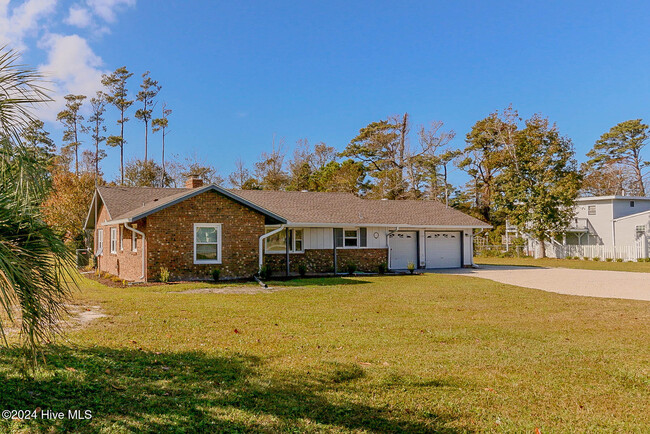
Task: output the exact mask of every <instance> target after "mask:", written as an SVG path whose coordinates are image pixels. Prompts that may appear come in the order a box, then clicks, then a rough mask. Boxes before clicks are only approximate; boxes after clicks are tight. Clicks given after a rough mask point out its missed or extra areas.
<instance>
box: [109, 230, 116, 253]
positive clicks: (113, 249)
mask: <svg viewBox="0 0 650 434" xmlns="http://www.w3.org/2000/svg"><path fill="white" fill-rule="evenodd" d="M110 248H111V253H117V228H111V238H110Z"/></svg>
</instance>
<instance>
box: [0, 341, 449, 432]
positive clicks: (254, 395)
mask: <svg viewBox="0 0 650 434" xmlns="http://www.w3.org/2000/svg"><path fill="white" fill-rule="evenodd" d="M18 354H19V353H18V352H16V351H14V350H10V349H3V350H0V407H2V409H16V410H18V409H29V410H34V409H37V408H39V409H41V410H54V411H63V412H67V411H68V410H81V411H82V412H83V411H84V410H91V411H92V415H93V418H92V419H91V420H71V419H63V420H56V421H53V420H43V419H37V420H29V421H13V422H7V421H0V429H2V428H9V430H10V431H12V430H17V429H26V430H29V431H30V432H31V431H44V432H45V431H47V432H51V431H66V432H68V431H74V432H97V431H100V430H108V431H120V432H122V431H135V432H277V431H292V432H295V431H302V430H304V429H305V427H306V426H309V427H310V428H311V429H319V430H336V431H339V430H343V431H348V430H362V431H371V432H455V430H453V429H450V428H447V427H446V424H447V423H448V422H450V421H451V420H452V418H451V417H450V416H448V415H439V416H438V415H433V416H427V417H426V418H424V419H423V418H422V417H420V418H417V417H413V414H410V415H409V413H408V410H405V411H401V410H396V409H394V408H393V409H391V408H388V407H373V406H369V405H364V404H359V403H358V402H352V401H346V400H342V399H339V400H337V401H336V402H332V401H331V400H330V399H328V398H327V392H328V391H330V390H337V389H336V388H340V387H344V385H342V383H346V382H349V381H355V380H356V379H357V378H360V377H362V376H363V372H359V371H360V369H358V367H357V366H356V365H355V366H353V367H346V366H336V367H335V368H336V369H335V370H334V372H333V375H320V373H314V374H315V375H314V376H313V377H312V378H306V377H309V376H305V375H304V374H302V373H301V374H296V375H291V376H289V377H287V376H284V377H281V378H275V377H274V378H273V379H269V378H266V377H261V376H260V374H259V373H258V372H259V371H261V368H263V363H262V362H261V361H260V360H259V359H257V358H255V357H251V356H246V355H241V354H233V355H232V356H231V357H212V356H207V355H205V354H203V353H200V352H181V353H162V354H161V353H150V352H145V351H139V350H129V349H120V350H116V349H111V348H104V347H93V348H83V349H74V348H68V347H50V348H48V349H47V351H46V357H47V361H48V364H47V366H46V367H45V368H43V369H42V370H41V371H39V373H38V374H37V375H36V376H35V378H25V377H22V376H20V375H18V374H16V373H15V372H14V371H13V370H12V369H11V368H12V363H13V362H15V360H16V358H17V357H18ZM319 375H320V376H319ZM306 420H309V421H310V422H309V425H305V423H307V422H306ZM3 424H4V425H3ZM315 424H320V426H319V425H315Z"/></svg>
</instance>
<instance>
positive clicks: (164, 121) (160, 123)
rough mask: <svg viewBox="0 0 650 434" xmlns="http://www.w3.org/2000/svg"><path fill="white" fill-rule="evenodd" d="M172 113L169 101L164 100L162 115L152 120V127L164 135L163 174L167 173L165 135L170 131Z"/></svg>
mask: <svg viewBox="0 0 650 434" xmlns="http://www.w3.org/2000/svg"><path fill="white" fill-rule="evenodd" d="M170 114H172V111H171V109H168V108H167V103H164V102H163V105H162V117H160V118H156V119H154V120H152V121H151V127H152V128H151V129H152V131H153V132H154V133H157V132H158V131H160V132H161V135H162V171H163V176H164V175H165V173H166V172H165V137H166V136H167V133H169V131H168V130H167V128H168V127H169V115H170Z"/></svg>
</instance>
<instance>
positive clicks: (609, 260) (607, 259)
mask: <svg viewBox="0 0 650 434" xmlns="http://www.w3.org/2000/svg"><path fill="white" fill-rule="evenodd" d="M595 259H596V258H594V260H595ZM605 260H606V261H607V262H612V261H613V259H612V258H605Z"/></svg>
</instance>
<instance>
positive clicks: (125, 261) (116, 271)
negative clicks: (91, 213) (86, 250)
mask: <svg viewBox="0 0 650 434" xmlns="http://www.w3.org/2000/svg"><path fill="white" fill-rule="evenodd" d="M98 211H99V212H98V214H97V220H98V222H99V223H98V224H97V225H96V226H97V227H96V228H95V240H96V241H95V245H94V247H93V248H94V249H95V252H96V251H97V245H98V243H97V233H98V230H99V229H102V230H103V231H104V240H103V241H104V249H103V254H102V255H101V256H100V257H99V258H97V266H98V267H99V270H100V271H103V272H106V273H109V274H112V275H114V276H118V277H119V278H120V279H124V280H128V281H134V280H140V276H141V275H142V238H141V237H138V238H137V251H136V252H132V251H131V236H132V232H131V231H130V230H128V229H125V228H124V225H113V226H102V225H101V224H102V223H103V222H106V221H108V220H110V219H109V218H108V213H107V212H106V208H105V207H104V206H103V205H102V207H101V208H100V209H99V210H98ZM131 226H133V227H135V228H136V229H138V230H140V231H143V229H142V228H143V222H140V224H139V227H137V226H138V225H137V224H133V225H131ZM111 228H117V253H111ZM143 232H144V231H143ZM120 236H123V237H124V240H123V242H122V247H123V249H120ZM95 252H93V253H95Z"/></svg>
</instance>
